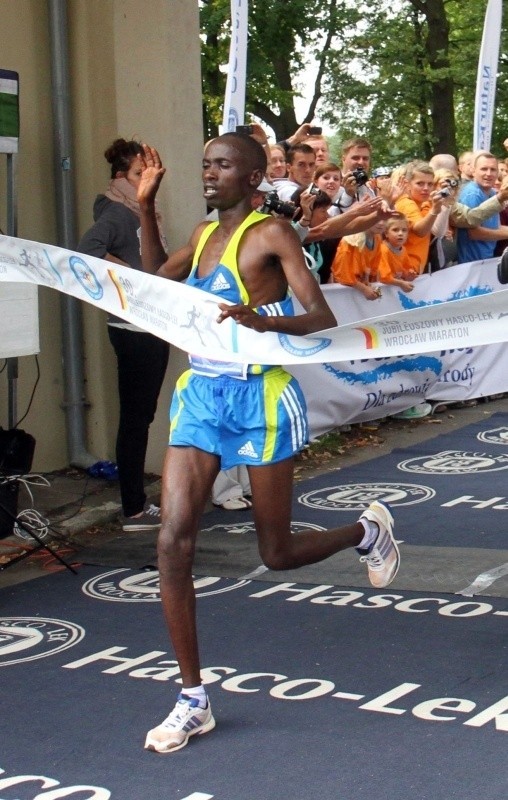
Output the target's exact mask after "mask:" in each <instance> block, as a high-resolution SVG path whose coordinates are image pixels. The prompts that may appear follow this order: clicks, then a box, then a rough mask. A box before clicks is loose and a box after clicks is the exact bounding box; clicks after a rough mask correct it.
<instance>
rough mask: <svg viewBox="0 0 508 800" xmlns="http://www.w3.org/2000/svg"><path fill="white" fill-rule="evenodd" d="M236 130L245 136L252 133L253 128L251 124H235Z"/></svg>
mask: <svg viewBox="0 0 508 800" xmlns="http://www.w3.org/2000/svg"><path fill="white" fill-rule="evenodd" d="M236 132H237V133H244V134H245V135H246V136H250V135H251V134H252V133H254V128H253V127H252V125H237V126H236Z"/></svg>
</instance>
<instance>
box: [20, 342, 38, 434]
mask: <svg viewBox="0 0 508 800" xmlns="http://www.w3.org/2000/svg"><path fill="white" fill-rule="evenodd" d="M35 363H36V365H37V377H36V379H35V383H34V387H33V389H32V394H31V395H30V400H29V401H28V408H27V410H26V411H25V413H24V414H23V416H22V417H21V419H18V421H17V422H16V424H15V425H14V427H15V428H17V427H18V425H21V423H22V422H23V420H24V419H25V418H26V417H27V416H28V412H29V411H30V408H31V407H32V403H33V399H34V395H35V390H36V389H37V384H38V383H39V380H40V377H41V368H40V366H39V358H38V356H35Z"/></svg>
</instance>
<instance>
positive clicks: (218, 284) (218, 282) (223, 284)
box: [211, 272, 231, 292]
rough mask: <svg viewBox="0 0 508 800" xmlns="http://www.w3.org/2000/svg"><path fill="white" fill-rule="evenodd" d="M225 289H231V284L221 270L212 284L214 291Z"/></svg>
mask: <svg viewBox="0 0 508 800" xmlns="http://www.w3.org/2000/svg"><path fill="white" fill-rule="evenodd" d="M224 289H231V284H230V283H229V282H228V281H227V280H226V278H225V277H224V275H223V274H222V272H219V274H218V275H217V277H216V278H215V280H214V282H213V283H212V286H211V291H212V292H223V291H224Z"/></svg>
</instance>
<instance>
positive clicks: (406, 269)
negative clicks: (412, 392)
mask: <svg viewBox="0 0 508 800" xmlns="http://www.w3.org/2000/svg"><path fill="white" fill-rule="evenodd" d="M252 136H253V137H254V138H255V139H257V141H259V142H260V143H261V144H262V145H263V146H264V147H265V148H266V149H267V155H268V162H269V164H268V170H267V174H266V181H264V182H263V185H264V189H265V197H266V196H267V195H269V196H270V197H271V200H272V202H270V203H268V204H267V205H266V206H264V207H263V206H261V208H262V209H263V210H270V211H271V212H272V213H283V214H284V216H287V217H288V219H289V220H290V222H291V224H292V225H293V226H294V228H295V230H296V231H297V233H298V235H299V237H300V241H301V242H302V247H303V250H304V253H305V257H306V260H307V264H308V266H309V269H311V270H312V273H313V274H314V275H315V277H316V279H317V280H318V281H319V282H320V283H340V284H342V285H344V286H348V287H350V288H351V289H352V290H354V291H356V292H360V293H361V294H362V296H363V297H364V298H366V299H367V300H372V301H375V300H376V299H378V298H379V297H380V296H381V294H382V291H381V290H382V285H383V284H391V285H394V286H397V287H398V288H399V289H400V290H402V291H404V292H411V291H412V290H413V289H414V286H415V281H417V280H418V278H419V277H420V276H421V275H422V274H424V273H433V272H436V271H438V270H442V269H445V268H447V267H449V266H452V265H455V264H460V263H466V262H472V261H481V260H484V259H488V258H492V257H493V256H498V255H501V254H502V253H503V252H504V249H505V248H506V247H507V246H508V159H507V158H498V157H496V156H495V155H494V154H493V153H490V152H486V151H479V152H473V151H467V152H463V153H461V154H460V155H459V157H458V159H456V157H455V156H454V155H451V154H448V153H438V154H436V155H434V156H433V157H432V158H431V159H430V161H428V162H427V161H423V160H421V159H413V160H411V161H409V162H408V163H404V164H395V165H379V166H376V167H375V168H374V169H372V167H373V153H372V147H371V144H370V142H369V141H368V140H367V139H365V138H362V137H355V138H352V139H349V140H348V141H346V142H344V143H343V145H342V148H341V154H340V158H337V159H336V160H334V159H332V158H331V156H330V151H329V145H328V142H327V140H326V138H325V137H324V136H323V135H322V133H321V129H319V128H317V129H316V128H315V127H313V126H312V125H310V124H307V123H305V124H303V125H301V126H300V127H299V128H298V130H297V131H295V133H294V134H293V135H292V136H290V137H289V138H288V139H286V140H284V141H281V142H277V143H276V144H270V143H269V141H268V137H267V135H266V132H265V131H264V129H263V127H262V126H261V125H258V124H253V125H252ZM506 145H507V146H506V147H505V149H507V150H508V140H507V142H506ZM339 162H340V163H339ZM274 197H275V198H276V199H277V201H281V202H280V206H279V205H278V203H277V202H275V203H274V202H273V198H274ZM425 406H426V407H425V409H423V407H422V408H421V409H419V410H418V409H410V410H409V412H408V416H409V417H412V416H414V417H417V416H420V415H421V416H423V415H424V414H426V413H429V411H430V410H431V409H430V406H429V405H428V404H425Z"/></svg>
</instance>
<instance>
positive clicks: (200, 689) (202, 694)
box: [182, 684, 208, 708]
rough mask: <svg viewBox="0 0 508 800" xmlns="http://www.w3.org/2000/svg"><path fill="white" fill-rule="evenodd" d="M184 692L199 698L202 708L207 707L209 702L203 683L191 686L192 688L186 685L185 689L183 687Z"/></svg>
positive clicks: (196, 698) (188, 695)
mask: <svg viewBox="0 0 508 800" xmlns="http://www.w3.org/2000/svg"><path fill="white" fill-rule="evenodd" d="M182 694H185V695H186V696H187V697H193V698H194V699H195V700H198V702H199V707H200V708H206V706H207V703H208V697H207V694H206V691H205V687H204V686H203V684H200V685H199V686H191V687H190V689H188V688H187V687H185V688H184V689H182Z"/></svg>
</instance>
